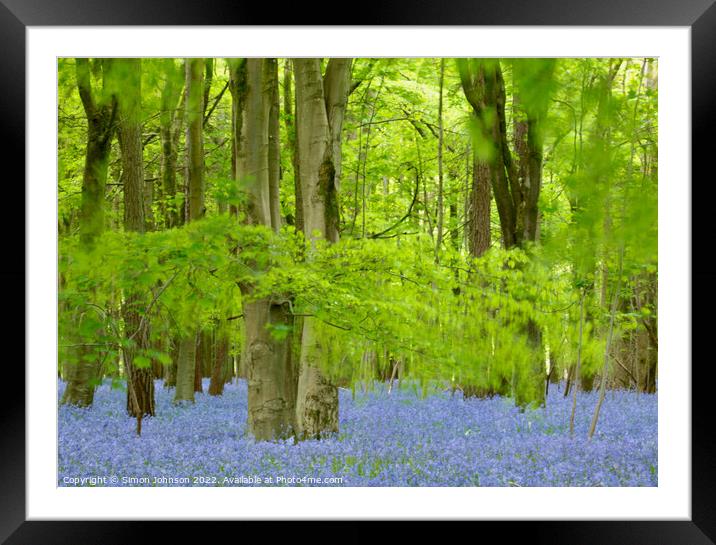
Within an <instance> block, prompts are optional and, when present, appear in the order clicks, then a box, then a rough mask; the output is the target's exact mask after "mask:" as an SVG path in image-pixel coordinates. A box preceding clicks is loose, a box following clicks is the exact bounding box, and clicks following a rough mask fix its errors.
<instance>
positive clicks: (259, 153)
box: [235, 58, 295, 440]
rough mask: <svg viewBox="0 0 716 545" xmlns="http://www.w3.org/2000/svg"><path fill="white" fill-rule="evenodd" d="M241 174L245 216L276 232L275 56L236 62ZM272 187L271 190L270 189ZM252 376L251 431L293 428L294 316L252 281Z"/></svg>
mask: <svg viewBox="0 0 716 545" xmlns="http://www.w3.org/2000/svg"><path fill="white" fill-rule="evenodd" d="M237 70H238V71H243V74H238V73H237V74H236V80H237V81H243V82H244V85H243V86H242V87H239V86H237V93H236V94H235V100H236V102H237V104H236V107H237V109H238V112H237V114H238V116H239V117H240V118H241V124H240V127H238V128H237V132H236V134H237V136H238V142H237V145H236V149H237V155H236V157H237V178H238V180H239V181H240V182H243V184H245V187H246V188H247V194H248V200H247V205H246V221H247V222H248V223H249V224H250V225H264V226H266V227H269V228H271V229H273V230H274V231H277V230H278V229H279V228H280V222H281V218H280V214H279V213H278V204H279V203H278V174H279V164H277V163H278V162H279V161H280V154H279V151H280V150H279V149H278V134H277V131H278V75H277V64H276V60H275V59H254V58H251V59H247V60H246V61H245V63H243V64H242V65H241V66H239V67H237ZM272 187H273V189H272ZM241 292H242V305H243V314H244V323H245V327H246V340H245V347H244V359H245V368H246V377H247V381H248V430H249V433H251V434H252V435H253V436H254V437H255V438H256V439H257V440H274V439H278V438H283V437H288V436H290V435H291V434H293V432H294V418H295V385H294V383H293V381H292V380H291V377H292V376H293V372H292V369H291V367H292V359H291V350H290V347H291V331H292V328H293V316H292V314H291V312H290V311H289V305H288V303H287V301H286V300H285V297H283V296H281V295H280V294H277V295H276V296H274V297H272V296H268V297H260V298H256V296H255V295H254V287H253V286H252V285H251V284H244V285H242V286H241Z"/></svg>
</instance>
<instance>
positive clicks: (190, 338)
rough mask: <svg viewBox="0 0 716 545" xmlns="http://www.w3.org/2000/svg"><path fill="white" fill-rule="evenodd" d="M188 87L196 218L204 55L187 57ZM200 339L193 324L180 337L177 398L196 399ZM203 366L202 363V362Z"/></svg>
mask: <svg viewBox="0 0 716 545" xmlns="http://www.w3.org/2000/svg"><path fill="white" fill-rule="evenodd" d="M184 66H185V74H186V76H185V77H186V89H185V94H184V108H185V118H186V162H187V168H186V173H187V180H186V183H187V190H188V191H187V193H188V198H187V199H186V204H187V206H186V214H185V217H186V221H187V222H190V221H195V220H198V219H200V218H202V217H204V213H205V209H204V133H203V112H204V104H203V103H204V96H203V92H204V88H203V80H204V67H205V64H204V62H203V59H186V60H185V61H184ZM196 343H197V330H196V328H191V329H190V330H189V331H187V332H185V333H184V337H183V338H182V339H181V340H180V341H179V346H180V349H179V360H178V362H177V379H176V380H177V386H176V391H175V396H174V401H175V402H180V401H192V402H193V401H194V391H195V387H196V369H197V362H196ZM199 367H200V366H199Z"/></svg>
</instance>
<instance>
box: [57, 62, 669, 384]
mask: <svg viewBox="0 0 716 545" xmlns="http://www.w3.org/2000/svg"><path fill="white" fill-rule="evenodd" d="M232 62H233V61H232ZM285 62H286V61H285V60H280V61H279V74H280V77H281V78H283V74H284V71H283V67H284V64H285ZM476 62H478V61H475V60H462V61H460V62H456V63H452V62H449V63H445V85H444V108H443V120H442V121H443V127H444V131H443V133H444V134H443V138H444V143H443V154H442V157H443V165H442V167H443V173H444V195H443V197H444V203H445V231H444V233H443V235H444V236H443V237H442V239H443V245H442V247H440V248H437V249H436V238H437V237H436V223H437V222H436V218H437V215H438V214H437V193H436V192H437V175H438V159H437V157H438V153H437V149H438V114H437V108H438V94H439V87H438V73H439V65H440V59H356V60H355V61H354V64H353V74H352V78H353V92H352V93H351V95H350V97H349V103H348V108H347V111H346V114H345V122H344V130H343V146H342V150H343V151H342V154H343V164H342V175H341V179H340V180H339V205H340V231H341V234H340V238H341V240H340V242H339V243H337V244H333V245H331V244H328V243H326V242H321V241H319V242H318V243H316V244H315V245H314V246H313V247H312V246H311V245H309V244H308V242H307V241H306V240H305V239H304V237H303V236H302V234H301V233H299V232H296V229H295V228H294V226H293V225H292V222H293V218H295V202H296V201H295V194H294V172H293V170H294V165H293V158H292V156H291V150H290V147H289V146H288V145H286V144H287V143H288V142H289V140H290V138H289V137H290V136H291V135H290V128H289V127H290V126H292V125H294V124H295V121H296V119H295V109H294V110H293V111H292V112H291V113H288V112H286V111H284V109H283V107H282V109H281V121H280V130H281V138H280V140H281V165H280V166H281V177H282V180H281V184H280V200H281V210H282V215H283V216H284V218H285V219H286V222H285V223H286V224H287V225H284V227H283V228H282V230H281V232H280V233H278V234H276V233H273V232H272V231H271V230H270V229H268V228H265V227H256V226H245V225H242V221H243V218H242V216H241V215H240V214H239V217H238V218H237V217H232V216H229V215H227V214H226V211H227V210H228V208H229V207H233V208H238V209H239V210H240V209H241V208H242V207H243V206H244V204H245V202H246V191H247V186H248V184H249V183H250V180H238V181H237V180H235V179H234V172H233V169H232V159H231V149H232V146H231V115H232V113H231V112H232V110H231V96H230V94H231V93H230V92H225V93H223V94H222V92H223V89H224V88H225V86H226V84H227V82H228V65H227V64H226V63H225V62H224V61H221V60H217V62H216V63H215V70H214V77H213V80H212V83H211V88H210V89H209V94H208V96H209V103H208V104H207V112H206V114H207V115H208V113H209V110H210V109H211V108H213V110H212V111H211V115H210V116H208V117H206V122H205V125H204V138H205V152H206V180H207V187H206V195H207V198H206V202H207V213H206V215H207V217H206V218H205V219H203V220H200V221H197V222H192V223H190V224H188V225H185V226H181V227H175V228H172V229H167V230H161V229H162V227H163V226H165V225H166V218H167V217H168V216H169V215H170V213H171V212H173V211H181V210H182V209H183V207H184V201H185V195H184V192H183V190H182V188H183V185H184V179H183V173H182V169H181V166H182V164H183V162H182V156H181V154H182V153H183V152H184V138H185V137H184V131H183V130H181V129H182V124H181V123H182V115H183V112H182V110H181V92H182V91H181V89H182V87H183V84H184V72H183V67H182V63H181V62H180V61H179V60H173V59H144V60H143V62H142V86H143V102H142V132H143V143H144V162H145V177H146V178H147V179H148V180H149V181H150V182H151V181H152V180H156V182H155V183H154V185H153V186H152V188H153V191H154V193H153V199H152V202H151V208H149V210H148V211H151V214H147V216H148V230H147V232H146V233H145V234H137V233H125V232H123V231H122V228H121V225H122V217H123V204H122V188H121V179H122V178H121V164H120V163H121V162H120V161H119V151H118V146H114V147H113V151H112V154H111V155H110V161H109V176H108V186H107V191H106V194H105V205H106V206H105V209H106V213H105V222H106V225H105V227H106V230H105V232H104V234H103V235H102V236H101V238H100V239H99V240H98V242H97V244H96V246H95V248H94V249H92V250H87V249H84V248H82V246H81V245H80V244H79V240H78V221H79V214H78V211H79V207H80V202H81V189H82V174H83V169H84V152H85V149H84V147H85V143H86V136H87V122H86V119H85V117H84V112H83V108H82V104H81V101H80V97H79V94H78V92H77V86H76V77H75V61H74V60H73V59H59V60H58V82H59V87H58V99H59V112H58V115H59V119H58V122H59V123H58V127H59V133H58V168H59V170H58V174H59V179H58V198H59V200H58V214H59V217H58V220H59V232H60V240H59V275H60V292H59V293H60V295H59V303H60V311H59V328H60V339H61V343H60V363H61V364H65V363H68V364H71V363H75V362H77V361H78V360H80V359H82V360H86V361H96V362H102V365H103V370H104V372H105V374H110V375H114V374H115V372H116V371H117V369H118V367H119V365H120V353H121V349H122V348H123V347H124V348H126V347H131V348H134V349H135V350H136V354H135V357H134V364H135V365H137V366H140V367H146V366H149V365H151V364H152V363H153V362H154V363H159V364H162V365H167V364H169V363H171V358H170V356H169V348H168V347H167V343H166V342H165V343H164V344H162V343H161V342H160V341H161V340H162V339H166V338H167V337H173V336H182V335H185V334H187V333H188V332H190V331H195V330H197V329H202V328H208V327H215V326H218V327H220V328H226V329H227V330H229V331H230V334H231V336H232V340H233V341H234V342H233V343H232V346H233V350H234V352H235V353H237V354H238V353H240V349H241V336H242V332H241V328H242V327H243V326H242V321H241V320H235V318H236V317H237V316H240V315H241V312H242V311H241V308H242V297H249V295H246V294H249V293H250V297H253V298H256V299H260V298H262V297H267V296H275V295H280V296H281V297H282V298H285V300H287V301H290V302H291V309H292V311H293V313H294V314H296V315H297V316H302V317H313V318H315V321H316V324H317V334H318V335H319V337H320V341H321V343H322V345H323V346H325V347H326V349H325V350H322V351H321V354H322V355H323V356H324V361H323V362H322V365H323V367H324V370H325V371H326V372H327V373H329V374H330V375H331V376H333V377H334V378H335V379H336V380H338V381H339V382H341V383H344V384H349V383H350V384H352V385H355V384H357V383H361V382H362V383H370V382H371V381H372V379H373V378H374V377H375V374H376V370H377V369H380V370H383V371H385V369H388V373H387V374H388V375H390V369H391V368H392V367H393V366H394V365H395V362H401V376H402V377H412V378H417V379H421V380H422V381H423V384H424V385H426V386H425V387H428V385H430V384H431V381H433V382H434V381H441V382H444V383H445V384H453V385H461V384H470V385H474V386H476V387H481V388H484V389H485V390H493V391H494V390H497V389H499V388H500V387H501V386H502V385H503V384H504V383H508V384H512V385H513V386H514V385H518V386H517V387H523V386H519V385H521V384H523V381H520V380H515V378H519V376H520V373H523V372H526V371H525V370H527V369H529V368H530V367H532V366H533V363H534V362H535V361H538V362H544V361H545V360H546V359H547V357H549V358H550V359H552V356H555V359H556V361H557V366H558V368H557V372H559V373H563V372H564V371H565V369H566V368H567V367H569V366H571V365H572V364H573V363H574V362H575V361H576V352H577V346H578V338H579V300H580V297H581V296H582V295H583V294H584V295H585V316H586V323H585V326H584V334H583V342H582V350H581V355H582V369H583V371H584V373H585V374H594V373H595V372H597V371H598V369H599V368H600V365H601V362H602V361H603V351H604V344H605V341H604V339H605V331H606V325H607V323H608V308H607V307H608V305H605V303H604V300H603V299H604V296H603V294H606V295H607V297H606V300H607V301H609V300H610V297H609V295H610V294H611V290H613V289H615V286H616V285H617V278H616V273H615V271H616V270H617V258H618V255H619V254H620V251H622V250H623V255H624V263H623V278H622V282H621V286H622V293H621V294H620V299H622V300H623V301H624V304H620V306H619V309H618V315H617V319H616V327H617V329H618V331H617V334H621V333H624V332H629V331H635V330H639V329H642V328H643V327H644V321H645V320H652V319H656V317H657V316H656V313H657V305H656V301H655V299H653V298H651V299H650V298H649V297H647V292H646V291H645V289H646V288H644V287H643V279H644V278H654V279H655V278H656V265H657V241H658V238H657V176H658V161H657V148H656V145H657V137H656V135H657V124H656V113H657V105H658V91H657V88H656V82H655V81H654V77H653V76H654V69H655V63H656V60H654V59H623V60H615V59H560V60H559V61H557V62H555V61H554V60H545V59H510V60H497V59H492V60H489V61H485V60H484V59H483V60H480V61H479V62H482V63H487V64H488V65H489V64H490V63H496V62H500V63H501V66H502V68H503V73H504V77H505V88H506V94H507V104H506V108H505V111H506V115H507V124H508V131H507V132H508V134H510V138H514V136H513V135H512V129H513V126H514V123H515V119H516V116H518V115H521V114H519V113H516V112H518V111H519V108H514V107H513V106H515V104H514V101H515V96H517V95H519V101H518V102H519V104H518V106H520V108H521V109H522V110H523V112H524V114H525V115H527V116H528V117H530V116H531V117H539V118H540V119H541V121H542V124H541V130H540V134H539V135H537V136H538V138H540V139H541V141H542V142H543V154H544V156H543V176H542V180H543V181H542V187H541V190H540V198H539V211H540V242H539V244H537V245H535V246H534V247H525V248H523V249H516V250H511V251H504V250H501V249H500V248H499V247H498V246H499V240H500V233H499V229H497V228H495V226H496V225H498V221H497V215H496V214H497V213H496V210H495V207H494V206H493V207H492V216H493V222H492V223H493V229H492V241H493V244H492V248H491V249H490V251H488V252H487V253H486V254H485V255H484V256H482V257H481V258H479V259H474V258H472V257H470V256H469V254H468V251H467V248H466V244H465V239H466V236H465V230H466V229H467V227H468V219H469V214H468V209H469V195H470V191H471V188H472V183H473V179H472V170H471V168H472V156H473V150H474V151H475V152H476V153H477V156H478V157H480V158H482V159H483V160H487V159H490V160H492V159H495V155H494V154H495V146H494V142H491V141H490V140H489V139H487V138H485V137H484V135H485V134H486V133H487V132H489V131H488V130H487V128H488V127H492V126H493V123H494V121H495V120H494V119H493V118H492V117H491V116H494V112H492V111H489V110H486V111H485V112H483V113H482V116H481V117H475V116H473V115H471V107H470V106H469V104H468V102H467V101H466V99H465V95H464V93H463V90H462V86H461V83H460V70H461V67H462V68H464V67H465V66H472V67H474V66H475V63H476ZM617 63H618V64H617ZM90 66H91V68H92V74H93V75H92V84H93V85H94V86H95V88H96V89H101V88H102V85H101V79H100V78H101V76H102V72H101V70H100V64H99V63H98V62H96V61H93V62H92V63H91V65H90ZM115 76H117V78H116V79H115V80H113V83H112V85H118V86H119V87H117V88H114V90H115V91H116V92H121V85H122V78H121V74H115ZM168 84H171V85H170V87H172V88H173V89H174V92H175V95H173V97H174V100H175V101H176V102H177V103H176V104H170V107H169V108H168V109H167V108H166V107H163V106H162V105H163V104H165V102H166V94H167V93H168V91H167V89H168V87H167V85H168ZM108 89H109V90H112V86H111V85H110V86H109V87H108ZM280 92H281V97H280V98H281V104H283V98H284V96H285V94H286V92H287V86H286V82H283V85H282V86H281V91H280ZM294 96H295V90H294ZM169 113H171V114H172V115H173V114H176V117H175V118H174V121H175V124H174V125H173V130H175V133H176V137H177V138H178V140H177V142H175V145H176V150H177V152H178V162H177V169H176V171H177V179H176V188H175V189H176V190H175V191H174V192H173V193H171V194H168V193H165V189H166V188H164V186H163V185H162V184H161V183H160V181H161V177H162V167H161V165H162V160H161V154H162V137H161V135H160V123H161V122H162V120H164V121H166V120H167V116H168V114H169ZM294 126H295V125H294ZM475 135H480V137H479V138H474V136H475ZM509 144H510V147H512V148H514V145H513V144H514V142H509ZM515 159H516V157H512V160H513V161H514V160H515ZM448 207H449V208H448ZM306 256H310V259H306ZM436 256H437V259H436ZM654 281H655V280H654ZM242 288H244V289H243V292H244V295H243V296H242ZM246 288H250V289H246ZM640 290H641V291H640ZM642 292H644V293H642ZM129 293H131V294H136V301H135V300H133V305H134V310H136V311H137V312H138V314H139V316H140V317H142V319H144V320H145V321H146V322H147V323H148V324H149V332H150V337H151V340H152V341H156V342H153V343H150V344H152V346H153V348H151V349H148V348H144V349H142V350H139V349H138V348H137V347H136V346H134V345H132V342H133V341H131V340H130V339H131V335H132V332H131V331H127V325H126V324H125V323H124V318H123V316H122V308H123V307H122V305H123V304H126V303H127V301H126V298H127V294H129ZM635 294H636V295H639V296H640V297H639V302H638V304H627V302H629V301H631V298H634V295H635ZM229 317H233V318H234V319H232V320H227V318H229ZM532 326H536V327H537V328H538V329H539V330H540V331H541V335H542V341H541V344H540V345H539V346H536V345H535V344H534V343H532V342H530V339H529V335H528V334H527V331H528V329H529V328H530V327H532ZM270 331H271V334H272V335H273V336H274V337H275V338H276V339H279V340H280V339H282V338H285V337H286V336H287V335H288V334H289V333H291V329H290V327H288V326H284V325H276V324H274V325H272V326H270ZM157 346H163V348H157ZM512 393H513V394H516V393H519V392H512Z"/></svg>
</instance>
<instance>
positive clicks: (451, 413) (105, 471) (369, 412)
mask: <svg viewBox="0 0 716 545" xmlns="http://www.w3.org/2000/svg"><path fill="white" fill-rule="evenodd" d="M63 389H64V384H63V383H60V384H59V394H60V395H61V394H62V391H63ZM207 389H208V381H207V383H205V384H204V391H206V390H207ZM156 394H157V400H156V401H157V403H156V404H157V410H156V412H157V416H156V417H154V418H146V419H145V420H144V421H143V424H142V435H141V437H138V436H137V435H136V433H135V426H136V421H135V420H133V419H131V418H129V417H128V416H127V415H126V412H125V403H126V401H125V399H126V398H125V396H126V393H125V391H123V390H121V389H112V388H111V387H110V386H109V385H108V384H107V385H103V386H101V387H99V388H98V390H97V392H96V394H95V403H94V406H93V407H91V408H87V409H80V408H76V407H67V406H61V407H60V408H59V426H58V427H59V458H58V460H59V462H58V463H59V467H58V485H59V486H89V485H94V486H97V485H99V486H266V485H269V486H270V485H272V484H273V485H283V486H323V485H328V486H656V485H657V473H658V471H657V396H656V395H646V394H641V395H637V394H636V393H634V392H626V391H609V392H607V396H606V399H605V401H604V404H603V406H602V410H601V414H600V419H599V425H598V427H597V432H596V434H595V436H594V437H593V438H592V439H591V440H588V439H587V431H588V428H589V422H590V419H591V416H592V412H593V410H594V406H595V404H596V401H597V393H596V392H593V393H580V394H579V396H578V405H577V418H576V422H575V434H574V437H573V438H570V436H569V415H570V411H571V404H572V400H571V395H570V397H569V398H568V399H567V398H564V397H563V395H562V392H561V391H559V390H558V388H557V387H552V388H550V393H549V397H548V399H547V407H546V408H545V409H539V410H527V411H525V412H520V411H519V410H518V409H516V408H515V407H514V406H513V405H512V403H511V400H508V399H502V398H493V399H467V400H465V399H463V398H462V396H461V395H459V394H456V395H454V396H453V395H451V393H450V392H441V391H437V392H435V393H433V394H430V395H428V396H427V397H424V398H423V397H421V396H420V395H419V393H418V392H416V390H415V389H414V388H411V387H407V388H406V387H405V385H403V388H401V389H400V390H397V389H396V388H394V389H393V391H392V393H390V394H389V393H388V392H387V388H386V387H385V386H383V385H377V386H376V387H375V388H373V389H371V390H369V391H368V392H363V391H360V390H359V391H357V392H356V393H355V397H354V396H353V393H352V392H351V391H348V390H341V391H340V411H339V418H340V433H339V434H337V435H335V436H334V437H331V438H328V439H322V440H320V441H304V442H301V443H298V444H294V442H293V441H292V440H287V441H283V442H277V443H270V442H261V443H257V442H255V441H254V440H253V439H252V438H251V437H250V436H248V435H247V434H246V411H247V408H246V400H247V388H246V383H245V382H244V381H239V382H238V383H233V384H227V385H226V388H225V390H224V395H223V396H220V397H212V396H209V395H207V394H197V395H196V398H197V399H196V403H195V404H194V405H190V406H183V407H177V406H174V405H173V404H172V397H173V390H167V389H165V388H163V387H162V384H161V382H160V381H158V382H157V383H156ZM92 477H105V482H102V481H96V480H92V479H91V478H92ZM110 477H114V480H112V481H110V480H108V479H109V478H110ZM156 477H160V478H161V477H168V478H173V479H175V480H174V481H171V480H169V479H164V481H161V480H160V481H155V478H156ZM280 477H282V478H280ZM330 477H339V478H342V479H333V482H331V483H327V482H326V481H330V479H328V478H330ZM83 478H86V479H85V480H83V481H82V480H80V479H83ZM269 478H272V480H273V482H271V483H269V482H267V480H268V479H269ZM318 478H321V479H322V482H321V483H319V482H318V480H317V479H318ZM115 480H116V481H117V482H114V481H115ZM166 481H168V483H169V484H166ZM179 481H182V482H179Z"/></svg>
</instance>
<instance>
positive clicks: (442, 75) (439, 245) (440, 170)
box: [435, 58, 445, 262]
mask: <svg viewBox="0 0 716 545" xmlns="http://www.w3.org/2000/svg"><path fill="white" fill-rule="evenodd" d="M444 81H445V59H444V58H442V59H440V94H439V99H438V213H437V223H438V230H437V231H438V232H437V239H436V241H435V261H436V262H437V260H438V255H439V252H440V249H441V248H442V244H443V223H444V217H445V214H444V206H443V193H444V190H443V185H444V184H443V84H444Z"/></svg>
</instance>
